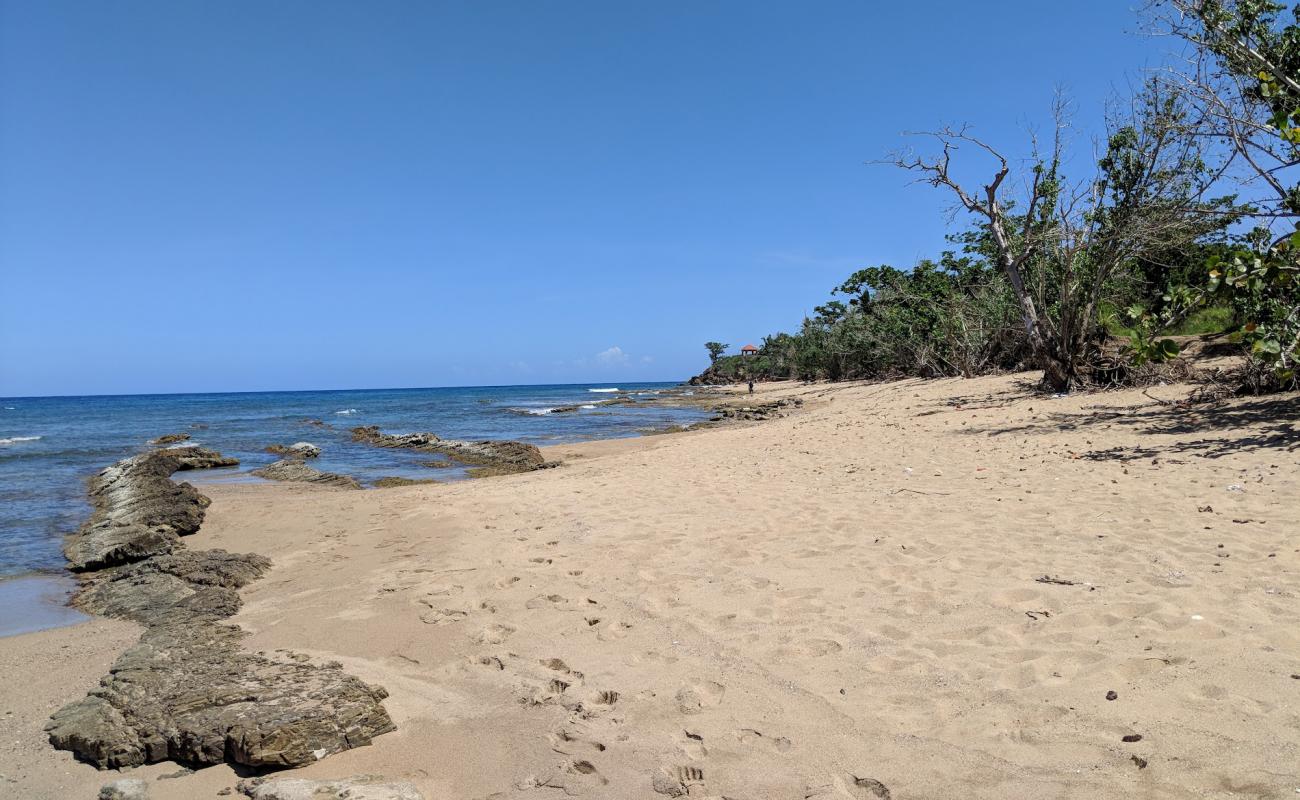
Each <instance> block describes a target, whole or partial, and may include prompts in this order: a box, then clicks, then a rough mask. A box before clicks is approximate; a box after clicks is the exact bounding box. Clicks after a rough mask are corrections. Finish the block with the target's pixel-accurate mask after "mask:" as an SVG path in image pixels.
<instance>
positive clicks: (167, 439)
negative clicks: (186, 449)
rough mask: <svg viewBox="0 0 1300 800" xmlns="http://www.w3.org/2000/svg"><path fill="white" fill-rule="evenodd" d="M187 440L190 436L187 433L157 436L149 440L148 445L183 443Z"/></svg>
mask: <svg viewBox="0 0 1300 800" xmlns="http://www.w3.org/2000/svg"><path fill="white" fill-rule="evenodd" d="M189 438H190V435H189V434H188V433H169V434H167V435H166V436H159V437H158V438H157V439H150V440H149V444H153V445H162V444H176V443H177V442H184V441H186V440H188V439H189Z"/></svg>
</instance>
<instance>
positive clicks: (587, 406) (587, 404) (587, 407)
mask: <svg viewBox="0 0 1300 800" xmlns="http://www.w3.org/2000/svg"><path fill="white" fill-rule="evenodd" d="M580 407H581V408H586V409H592V408H595V407H596V406H595V405H593V404H591V403H583V404H582V406H580Z"/></svg>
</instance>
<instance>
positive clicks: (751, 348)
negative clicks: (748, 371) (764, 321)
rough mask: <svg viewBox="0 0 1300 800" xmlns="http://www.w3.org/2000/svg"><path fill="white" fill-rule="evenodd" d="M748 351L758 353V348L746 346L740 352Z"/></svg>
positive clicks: (750, 345)
mask: <svg viewBox="0 0 1300 800" xmlns="http://www.w3.org/2000/svg"><path fill="white" fill-rule="evenodd" d="M747 350H753V351H754V352H755V353H757V352H758V348H757V347H755V346H754V345H752V344H747V345H745V346H744V347H742V348H740V352H742V353H743V352H745V351H747Z"/></svg>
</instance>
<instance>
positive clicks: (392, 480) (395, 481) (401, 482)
mask: <svg viewBox="0 0 1300 800" xmlns="http://www.w3.org/2000/svg"><path fill="white" fill-rule="evenodd" d="M437 482H438V481H436V480H434V479H433V478H403V477H401V476H400V475H394V476H391V477H386V478H380V479H379V480H377V481H375V488H376V489H391V488H393V487H395V486H418V485H420V484H422V483H437Z"/></svg>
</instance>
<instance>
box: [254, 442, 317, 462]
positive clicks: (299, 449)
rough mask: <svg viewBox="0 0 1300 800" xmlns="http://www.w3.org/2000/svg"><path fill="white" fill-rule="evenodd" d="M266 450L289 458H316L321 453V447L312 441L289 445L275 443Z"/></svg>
mask: <svg viewBox="0 0 1300 800" xmlns="http://www.w3.org/2000/svg"><path fill="white" fill-rule="evenodd" d="M266 452H268V453H275V454H276V455H281V456H286V457H288V458H299V459H302V458H316V457H317V456H319V455H320V448H319V447H317V446H316V445H314V444H312V443H311V442H294V443H293V444H289V445H284V444H273V445H271V446H270V447H268V448H266Z"/></svg>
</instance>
